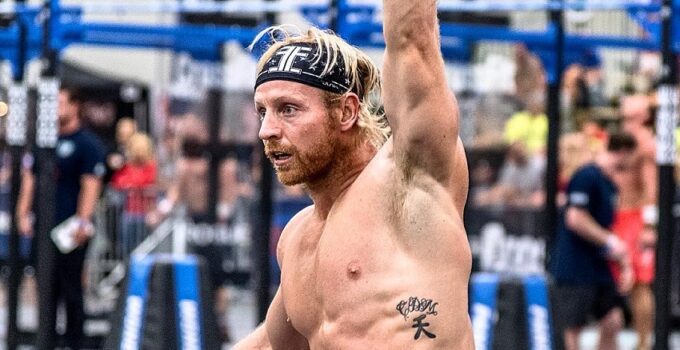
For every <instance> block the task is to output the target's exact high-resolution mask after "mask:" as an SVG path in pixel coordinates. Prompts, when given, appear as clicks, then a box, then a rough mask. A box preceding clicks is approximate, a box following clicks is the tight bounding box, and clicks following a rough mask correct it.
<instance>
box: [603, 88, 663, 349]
mask: <svg viewBox="0 0 680 350" xmlns="http://www.w3.org/2000/svg"><path fill="white" fill-rule="evenodd" d="M621 116H622V118H623V129H624V130H625V131H626V132H628V133H630V134H631V135H633V136H634V137H635V139H636V141H637V143H638V145H639V147H638V150H637V152H636V154H635V161H634V162H633V163H631V166H630V168H629V169H622V171H619V172H617V173H616V176H615V177H614V180H615V182H616V184H617V186H618V187H619V198H618V209H617V212H616V217H615V220H614V226H613V230H614V232H616V234H617V235H618V236H619V238H621V239H622V240H623V241H624V242H626V244H627V245H628V249H629V251H630V254H631V262H632V264H633V272H634V278H635V284H634V286H633V290H632V291H631V295H630V306H631V313H632V316H633V328H634V329H635V331H636V332H637V333H638V339H639V342H638V347H637V348H636V349H640V350H649V349H651V348H652V339H651V335H652V331H653V329H654V293H653V291H652V282H653V281H654V260H655V257H654V246H655V243H656V222H657V210H656V202H657V171H656V146H655V137H654V133H653V131H652V128H651V122H652V120H651V119H652V118H651V111H650V102H649V99H648V97H647V96H644V95H636V96H626V97H624V98H623V99H622V101H621ZM615 272H616V271H615Z"/></svg>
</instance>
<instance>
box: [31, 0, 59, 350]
mask: <svg viewBox="0 0 680 350" xmlns="http://www.w3.org/2000/svg"><path fill="white" fill-rule="evenodd" d="M59 6H60V2H59V0H50V1H47V2H45V5H44V11H45V16H44V22H43V47H42V49H43V51H42V58H43V61H44V67H43V71H42V76H43V77H44V78H54V77H56V75H57V65H58V58H59V56H58V53H57V51H56V50H54V49H53V48H52V45H51V43H50V42H51V38H52V34H53V32H52V29H53V28H52V25H53V22H54V21H55V20H56V19H58V16H59V13H58V10H59ZM39 90H40V89H39ZM54 98H55V99H56V96H55V97H54ZM42 99H43V96H41V94H40V91H39V92H38V96H37V107H38V108H37V112H38V113H36V120H37V119H39V118H40V116H39V114H40V113H41V110H40V104H41V103H42V102H43V101H42ZM43 113H44V112H43ZM54 113H56V111H54ZM55 118H56V116H55ZM55 124H56V123H55ZM38 127H39V126H38V123H37V122H36V128H38ZM55 127H56V125H55ZM43 131H45V130H43ZM35 135H36V137H35V140H36V147H35V148H34V152H33V155H34V159H35V168H36V172H35V173H36V178H35V198H36V199H38V198H39V200H36V201H35V227H34V232H35V235H34V239H35V240H36V243H35V244H34V245H33V246H34V247H35V249H36V251H37V252H36V254H35V257H36V262H35V268H36V281H37V285H38V332H37V334H36V344H35V345H36V347H37V348H41V349H42V348H49V347H52V346H54V341H55V339H53V338H52V336H51V334H52V333H51V332H50V331H48V329H50V328H51V329H53V327H54V324H50V322H48V321H49V320H50V318H49V317H48V313H47V310H48V309H49V308H51V307H53V303H54V302H55V300H56V298H55V296H54V295H53V293H54V291H53V288H52V287H51V285H50V284H49V281H50V279H51V278H50V277H51V273H52V272H53V262H54V259H55V254H56V250H55V249H53V248H52V242H51V239H50V238H49V232H50V230H51V229H52V228H53V227H54V224H55V222H54V221H55V216H54V213H55V211H56V191H55V188H54V185H55V182H54V180H55V178H56V166H57V164H56V153H55V147H56V144H55V145H49V144H47V143H46V142H45V143H43V141H42V140H41V141H40V142H39V141H38V139H39V138H42V136H41V130H36V132H35ZM55 141H56V140H55Z"/></svg>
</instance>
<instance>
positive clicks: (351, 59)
mask: <svg viewBox="0 0 680 350" xmlns="http://www.w3.org/2000/svg"><path fill="white" fill-rule="evenodd" d="M265 35H269V37H270V39H271V43H270V46H269V47H268V48H267V49H266V51H265V52H264V54H263V55H262V57H260V60H259V62H258V65H257V71H258V72H260V71H262V69H263V67H264V65H265V64H266V63H267V62H268V61H269V60H270V59H271V58H272V57H273V56H274V54H275V53H276V51H277V50H278V49H280V48H281V47H283V46H286V45H289V44H295V43H305V44H316V45H317V48H318V50H317V51H318V52H328V53H329V54H328V55H325V62H321V59H322V58H323V56H324V55H321V54H319V55H317V58H316V60H315V61H313V62H312V64H314V65H316V64H323V71H322V73H321V75H322V76H324V75H326V74H329V73H330V72H331V71H332V70H333V67H335V66H336V65H337V64H338V62H339V59H338V58H339V57H341V58H342V61H343V62H344V65H345V67H344V68H345V72H347V73H346V74H347V75H348V76H347V78H348V79H349V81H350V84H349V87H348V90H347V91H346V92H345V93H349V92H351V91H356V92H357V95H358V96H359V99H360V101H359V105H360V110H359V120H358V122H357V125H358V126H359V128H360V129H361V131H362V133H363V135H364V136H365V137H366V138H367V139H368V140H369V142H370V143H371V145H372V146H374V147H375V148H376V149H378V148H380V147H381V146H382V145H383V144H384V143H385V141H387V139H388V138H389V137H390V135H391V130H390V126H389V125H388V123H387V118H385V114H384V112H383V111H382V106H381V103H380V100H381V98H380V94H381V85H380V71H379V70H378V67H377V66H376V65H375V63H373V61H372V60H371V58H370V57H368V56H367V55H366V54H365V53H363V52H361V51H360V50H359V49H357V48H355V47H354V46H351V45H350V44H348V43H347V42H346V41H344V40H343V39H342V38H340V37H338V36H337V35H335V34H334V33H333V32H331V31H326V30H321V29H318V28H314V27H311V28H310V29H308V30H307V32H306V33H301V31H300V30H299V29H298V28H297V27H295V26H291V25H283V26H273V27H270V28H267V29H265V30H263V31H262V32H260V34H258V35H257V37H256V38H255V40H254V41H253V43H252V44H251V46H250V48H251V50H252V49H253V47H254V46H255V45H257V44H258V43H259V42H260V40H261V39H262V38H263V37H264V36H265ZM324 93H325V97H326V98H325V102H326V105H327V106H329V107H330V106H331V105H332V104H333V103H334V102H335V101H337V100H338V99H339V98H340V97H342V96H343V95H344V94H336V93H332V92H327V91H324Z"/></svg>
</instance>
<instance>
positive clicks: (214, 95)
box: [207, 86, 224, 224]
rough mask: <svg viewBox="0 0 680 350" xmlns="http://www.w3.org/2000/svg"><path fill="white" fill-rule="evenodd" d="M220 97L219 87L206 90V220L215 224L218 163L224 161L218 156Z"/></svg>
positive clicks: (220, 117)
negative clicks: (208, 144) (207, 137)
mask: <svg viewBox="0 0 680 350" xmlns="http://www.w3.org/2000/svg"><path fill="white" fill-rule="evenodd" d="M222 97H223V92H222V89H221V88H220V87H219V86H211V87H209V88H208V101H207V104H208V126H209V133H210V139H209V142H210V147H209V150H210V152H209V154H210V159H209V166H208V189H209V191H208V216H209V217H208V219H209V222H210V223H213V224H214V223H216V222H217V204H218V202H219V194H220V191H221V188H220V176H219V169H220V163H221V162H222V161H223V160H224V159H222V157H220V156H219V155H218V153H219V152H217V150H218V149H219V146H220V144H221V140H220V130H222V128H221V127H222V122H221V121H222Z"/></svg>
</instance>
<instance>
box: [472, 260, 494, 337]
mask: <svg viewBox="0 0 680 350" xmlns="http://www.w3.org/2000/svg"><path fill="white" fill-rule="evenodd" d="M497 290H498V275H497V274H492V273H476V274H474V275H473V276H472V287H471V295H470V296H471V298H470V300H471V307H470V308H471V310H470V314H471V319H472V330H473V333H474V338H475V349H477V350H491V347H492V345H493V331H494V325H495V323H496V322H495V321H496V313H497V310H496V298H497Z"/></svg>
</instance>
